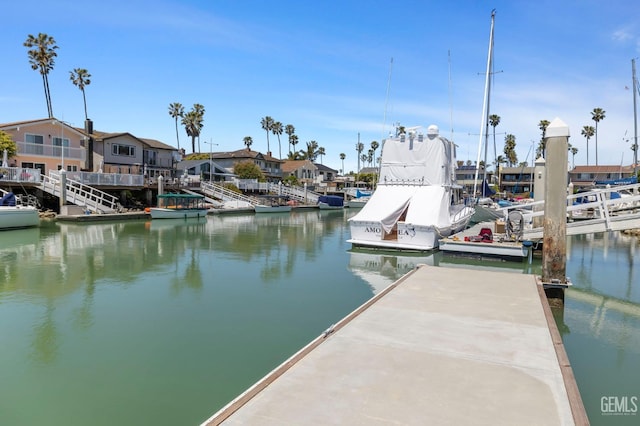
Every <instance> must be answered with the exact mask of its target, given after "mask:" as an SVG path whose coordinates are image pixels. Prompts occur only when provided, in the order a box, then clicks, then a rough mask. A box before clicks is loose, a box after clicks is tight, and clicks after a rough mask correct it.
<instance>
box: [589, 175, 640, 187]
mask: <svg viewBox="0 0 640 426" xmlns="http://www.w3.org/2000/svg"><path fill="white" fill-rule="evenodd" d="M634 183H638V178H637V177H635V176H631V177H628V178H619V179H611V180H597V181H596V185H633V184H634Z"/></svg>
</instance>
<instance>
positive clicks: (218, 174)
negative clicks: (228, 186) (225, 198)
mask: <svg viewBox="0 0 640 426" xmlns="http://www.w3.org/2000/svg"><path fill="white" fill-rule="evenodd" d="M210 170H213V173H211V172H210ZM176 174H177V177H182V176H186V177H187V178H190V179H195V178H196V177H198V178H202V179H203V180H207V181H208V180H213V181H218V182H219V181H225V180H230V179H231V178H232V177H233V176H234V174H233V173H232V172H231V170H228V169H225V168H224V167H222V166H221V165H220V164H218V163H217V162H215V161H213V160H211V159H209V158H207V159H200V160H182V161H180V162H179V163H178V164H177V170H176Z"/></svg>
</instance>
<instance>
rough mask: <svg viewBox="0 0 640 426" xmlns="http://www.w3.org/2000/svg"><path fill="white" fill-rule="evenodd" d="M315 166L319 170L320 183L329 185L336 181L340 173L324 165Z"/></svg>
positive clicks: (316, 164)
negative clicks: (328, 183)
mask: <svg viewBox="0 0 640 426" xmlns="http://www.w3.org/2000/svg"><path fill="white" fill-rule="evenodd" d="M314 164H315V166H316V167H317V169H318V178H319V182H324V183H327V182H333V181H335V180H336V176H338V171H337V170H336V169H332V168H331V167H328V166H325V165H324V164H318V163H314Z"/></svg>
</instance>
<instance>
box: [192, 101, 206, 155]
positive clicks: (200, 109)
mask: <svg viewBox="0 0 640 426" xmlns="http://www.w3.org/2000/svg"><path fill="white" fill-rule="evenodd" d="M193 111H194V112H195V113H196V115H197V116H198V134H197V135H196V136H197V137H198V152H200V131H201V130H202V126H203V124H202V122H203V121H204V120H203V117H204V106H203V105H202V104H193Z"/></svg>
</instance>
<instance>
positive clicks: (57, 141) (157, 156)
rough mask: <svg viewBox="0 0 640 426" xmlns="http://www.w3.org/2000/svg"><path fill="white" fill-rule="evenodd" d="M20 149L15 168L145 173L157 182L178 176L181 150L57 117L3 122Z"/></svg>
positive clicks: (13, 163)
mask: <svg viewBox="0 0 640 426" xmlns="http://www.w3.org/2000/svg"><path fill="white" fill-rule="evenodd" d="M0 130H3V131H4V132H6V133H7V134H9V135H10V136H11V138H12V139H13V141H14V142H15V143H16V146H17V153H16V155H15V156H14V157H13V158H12V159H11V164H10V166H14V167H23V168H30V169H39V170H40V173H42V174H48V173H49V171H51V170H53V171H55V170H60V169H62V168H64V169H65V170H67V171H69V172H78V171H87V172H100V173H117V174H140V175H142V174H145V175H146V176H147V177H149V178H151V179H154V178H156V177H157V176H159V175H164V176H165V177H170V176H172V175H173V170H174V168H175V164H176V162H177V161H178V159H179V157H178V151H177V150H176V149H175V148H174V147H172V146H170V145H167V144H164V143H162V142H160V141H157V140H154V139H143V138H138V137H136V136H134V135H132V134H131V133H128V132H124V133H109V132H101V131H94V130H93V123H92V122H91V121H90V120H87V123H85V128H84V129H83V128H79V127H74V126H72V125H71V124H70V123H67V122H64V121H62V120H58V119H56V118H45V119H37V120H26V121H19V122H13V123H4V124H0Z"/></svg>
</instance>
